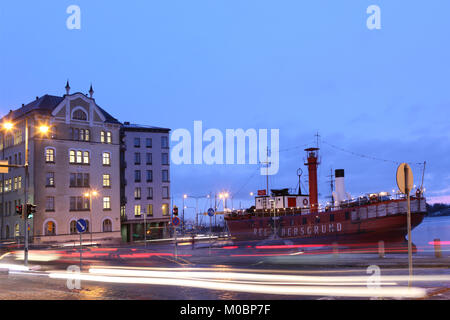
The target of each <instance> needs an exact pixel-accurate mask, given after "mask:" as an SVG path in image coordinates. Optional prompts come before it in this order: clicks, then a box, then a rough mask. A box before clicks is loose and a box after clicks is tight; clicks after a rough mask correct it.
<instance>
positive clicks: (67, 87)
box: [66, 80, 70, 95]
mask: <svg viewBox="0 0 450 320" xmlns="http://www.w3.org/2000/svg"><path fill="white" fill-rule="evenodd" d="M69 92H70V85H69V80H67V83H66V94H67V95H68V94H69Z"/></svg>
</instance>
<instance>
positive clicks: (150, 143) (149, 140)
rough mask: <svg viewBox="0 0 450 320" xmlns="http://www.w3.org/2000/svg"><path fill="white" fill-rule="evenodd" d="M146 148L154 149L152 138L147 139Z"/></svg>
mask: <svg viewBox="0 0 450 320" xmlns="http://www.w3.org/2000/svg"><path fill="white" fill-rule="evenodd" d="M145 146H146V147H147V148H151V147H152V138H146V139H145Z"/></svg>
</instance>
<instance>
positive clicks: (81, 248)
mask: <svg viewBox="0 0 450 320" xmlns="http://www.w3.org/2000/svg"><path fill="white" fill-rule="evenodd" d="M81 240H82V233H81V232H80V271H81V270H82V269H81V267H82V265H83V264H82V260H83V246H82V242H81Z"/></svg>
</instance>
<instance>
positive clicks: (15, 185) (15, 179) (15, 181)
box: [14, 177, 17, 191]
mask: <svg viewBox="0 0 450 320" xmlns="http://www.w3.org/2000/svg"><path fill="white" fill-rule="evenodd" d="M14 191H17V177H14Z"/></svg>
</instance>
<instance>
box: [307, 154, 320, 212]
mask: <svg viewBox="0 0 450 320" xmlns="http://www.w3.org/2000/svg"><path fill="white" fill-rule="evenodd" d="M305 151H306V157H307V159H308V162H307V163H305V165H307V166H308V180H309V205H310V207H311V212H317V211H318V210H319V201H318V191H317V166H318V165H319V162H318V157H319V148H308V149H305Z"/></svg>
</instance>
